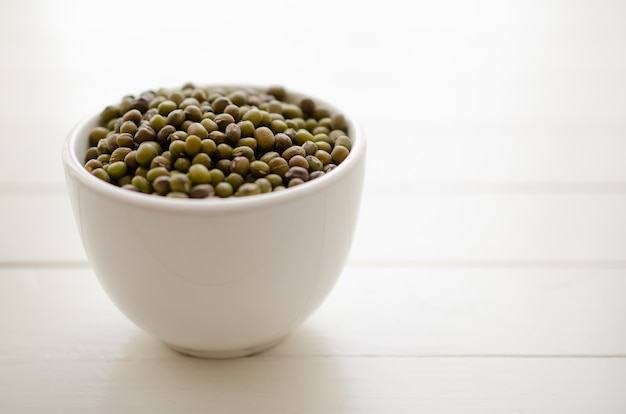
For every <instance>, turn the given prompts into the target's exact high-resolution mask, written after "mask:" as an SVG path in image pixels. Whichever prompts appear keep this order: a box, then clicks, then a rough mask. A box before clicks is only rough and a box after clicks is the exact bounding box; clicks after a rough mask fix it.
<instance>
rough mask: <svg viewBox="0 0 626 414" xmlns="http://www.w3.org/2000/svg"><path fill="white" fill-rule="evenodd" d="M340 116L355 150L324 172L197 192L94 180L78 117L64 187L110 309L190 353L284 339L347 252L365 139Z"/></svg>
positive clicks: (214, 354) (226, 351) (218, 352)
mask: <svg viewBox="0 0 626 414" xmlns="http://www.w3.org/2000/svg"><path fill="white" fill-rule="evenodd" d="M290 93H293V92H290ZM307 96H309V95H307ZM314 99H315V98H314ZM317 102H321V103H323V101H321V100H317ZM326 106H327V107H329V108H332V109H336V108H335V107H334V106H331V105H327V104H326ZM344 114H345V113H344ZM345 115H346V117H347V118H348V122H349V135H350V136H351V138H352V139H353V146H352V150H351V153H350V155H349V156H348V158H347V159H346V160H345V161H344V162H343V163H341V164H340V165H339V166H338V167H337V168H336V169H335V170H333V171H332V172H330V173H328V174H326V175H324V176H322V177H320V178H317V179H315V180H312V181H310V182H307V183H304V184H301V185H299V186H296V187H292V188H288V189H286V190H283V191H280V192H275V193H267V194H260V195H255V196H249V197H242V198H229V199H218V198H212V199H202V200H195V199H194V200H190V199H173V198H167V197H159V196H156V195H147V194H141V193H136V192H133V191H129V190H126V189H122V188H119V187H116V186H114V185H111V184H108V183H106V182H104V181H101V180H100V179H98V178H96V177H94V176H92V175H91V174H89V173H88V172H87V171H86V170H85V169H84V167H83V162H82V160H83V159H84V155H85V153H86V151H87V147H88V138H87V137H88V134H89V131H90V130H91V129H92V128H93V127H94V126H96V123H97V115H95V116H93V117H91V118H89V119H87V120H85V121H83V122H81V123H80V124H78V125H77V126H76V127H75V128H74V130H73V131H72V132H71V133H70V135H69V136H68V138H67V140H66V142H65V144H64V148H63V164H64V169H65V174H66V182H67V187H68V190H69V195H70V199H71V203H72V207H73V210H74V215H75V218H76V222H77V225H78V228H79V231H80V235H81V237H82V241H83V245H84V248H85V251H86V254H87V257H88V259H89V261H90V263H91V265H92V267H93V270H94V272H95V274H96V275H97V277H98V280H99V282H100V284H101V285H102V287H103V289H104V290H105V292H106V293H107V294H108V296H109V297H110V298H111V300H112V301H113V302H114V304H115V305H116V306H117V307H118V308H119V310H120V311H121V312H122V313H123V314H125V315H126V317H128V318H129V319H130V320H131V321H132V322H134V323H135V324H136V325H137V326H139V327H140V328H142V329H143V330H145V331H147V332H148V333H150V334H152V335H153V336H154V337H156V338H158V339H160V340H161V341H163V342H164V343H165V344H167V345H168V346H170V347H171V348H173V349H176V350H178V351H180V352H182V353H186V354H190V355H194V356H199V357H208V358H230V357H239V356H245V355H251V354H254V353H257V352H261V351H263V350H265V349H267V348H269V347H271V346H273V345H275V344H277V343H279V342H280V341H281V340H282V339H284V338H285V336H286V335H288V334H289V333H290V332H291V331H292V330H293V329H294V328H295V327H297V326H298V325H299V324H300V323H302V322H303V321H304V320H305V319H306V318H308V317H309V316H310V315H311V314H312V313H313V311H315V310H316V309H317V308H318V306H319V305H320V304H321V303H322V302H323V300H324V299H325V298H326V296H327V295H328V293H329V292H330V291H331V289H332V288H333V286H334V284H335V282H336V281H337V278H338V277H339V276H340V274H341V272H342V270H343V267H344V264H345V261H346V258H347V256H348V254H349V251H350V246H351V243H352V238H353V235H354V231H355V226H356V223H357V217H358V212H359V205H360V201H361V189H362V184H363V178H364V168H365V152H366V141H365V137H364V135H363V133H362V131H361V130H360V129H359V127H358V126H357V125H356V124H355V123H354V122H353V120H352V119H351V118H349V116H348V115H347V114H345Z"/></svg>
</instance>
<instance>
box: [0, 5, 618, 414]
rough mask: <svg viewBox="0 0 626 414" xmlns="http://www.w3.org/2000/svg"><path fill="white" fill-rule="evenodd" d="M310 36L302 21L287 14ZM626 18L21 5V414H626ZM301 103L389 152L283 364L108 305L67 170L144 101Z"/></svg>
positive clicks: (3, 317)
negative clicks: (80, 149)
mask: <svg viewBox="0 0 626 414" xmlns="http://www.w3.org/2000/svg"><path fill="white" fill-rule="evenodd" d="M286 6H287V7H289V8H291V9H292V10H293V11H291V12H286V11H284V9H281V8H283V7H286ZM625 22H626V3H624V2H619V1H608V0H607V1H565V0H563V1H530V2H529V1H515V2H511V1H509V2H500V1H492V2H490V1H482V0H481V1H479V2H477V3H476V2H472V4H471V5H470V2H463V1H460V0H459V1H445V2H426V1H424V2H401V1H394V0H392V1H386V2H380V3H373V2H369V3H368V2H344V3H341V2H330V1H321V2H313V3H311V2H306V4H305V3H303V4H302V5H297V4H296V3H294V2H278V1H273V0H270V1H267V2H253V1H240V2H221V3H216V2H193V1H185V0H181V1H177V2H163V1H152V2H145V3H138V2H132V1H121V0H119V1H111V2H100V3H97V4H92V3H90V2H79V1H71V0H61V1H55V2H46V1H43V0H41V1H37V0H25V1H19V2H18V1H3V2H1V3H0V60H1V64H0V121H1V122H0V140H1V145H2V149H3V151H2V154H3V156H2V161H1V162H0V206H1V208H2V214H1V215H0V412H2V413H70V414H71V413H77V414H78V413H81V414H82V413H137V412H140V413H141V412H151V413H183V412H184V413H208V412H211V413H417V412H420V413H421V412H427V413H480V414H487V413H499V414H500V413H550V414H554V413H602V414H609V413H615V414H618V413H619V414H623V413H625V412H626V162H625V161H624V160H625V158H626V76H625V73H626V24H625ZM186 81H195V82H198V83H224V82H230V83H249V84H274V83H280V84H284V85H285V86H287V87H288V88H293V89H298V90H302V91H305V92H310V93H313V94H315V95H318V96H323V97H326V98H328V99H329V100H333V101H335V102H338V103H340V104H342V106H343V107H344V108H347V109H349V112H350V113H351V114H353V115H355V116H356V118H357V119H358V120H359V121H360V122H361V124H362V125H363V127H364V129H365V131H366V133H367V135H368V137H369V144H370V147H369V149H370V153H369V157H368V158H369V159H368V162H369V164H368V175H367V183H366V188H365V194H364V199H363V207H362V214H361V217H360V224H359V228H358V230H357V238H356V240H355V243H354V246H353V250H352V254H351V257H350V260H349V262H348V265H347V267H346V269H345V272H344V274H343V275H342V278H341V279H340V282H339V283H338V285H337V287H336V289H335V290H334V291H333V292H332V294H331V296H330V297H329V298H328V300H327V301H326V302H325V303H324V304H323V306H322V307H321V308H320V309H319V310H318V311H317V312H316V313H315V314H314V315H313V316H312V317H311V318H310V319H309V320H308V321H307V322H305V323H304V324H303V325H302V326H301V327H299V328H298V329H297V330H296V331H295V332H294V333H293V334H292V335H291V336H290V337H289V338H288V339H287V340H286V341H285V342H284V343H282V344H280V345H279V346H277V347H276V348H274V349H272V350H270V351H268V352H265V353H263V354H260V355H257V356H254V357H250V358H244V359H236V360H224V361H212V360H200V359H194V358H189V357H184V356H181V355H179V354H176V353H174V352H172V351H170V350H168V349H167V348H165V347H164V346H163V345H161V344H160V343H159V342H158V341H156V340H154V339H153V338H152V337H150V336H148V335H147V334H145V333H143V332H142V331H140V330H139V329H138V328H136V327H135V326H134V325H132V324H131V323H130V322H129V321H128V320H127V319H125V317H124V316H122V315H121V314H120V313H119V312H118V311H117V309H116V308H115V307H114V306H113V305H112V304H111V302H110V301H109V300H108V299H107V297H106V296H105V295H104V293H103V292H102V290H101V289H100V287H99V285H98V283H97V281H96V279H95V276H94V274H93V273H92V271H91V268H90V266H89V263H88V262H87V260H86V258H85V255H84V252H83V249H82V245H81V242H80V240H79V238H78V234H77V231H76V229H75V226H74V221H73V217H72V212H71V209H70V205H69V201H68V198H67V195H66V192H65V187H64V177H63V172H62V168H61V162H60V151H61V143H62V141H63V139H64V138H65V135H66V134H67V132H68V131H69V130H70V128H71V127H72V126H73V125H74V124H75V123H77V122H78V121H79V120H80V119H82V118H83V117H85V116H87V115H89V114H91V113H92V112H95V111H98V110H100V109H101V108H102V106H103V105H104V104H108V103H111V102H114V101H116V100H117V99H118V98H120V97H121V96H123V95H125V94H127V93H139V92H141V91H143V90H144V89H149V88H154V87H159V86H164V85H179V84H182V83H184V82H186Z"/></svg>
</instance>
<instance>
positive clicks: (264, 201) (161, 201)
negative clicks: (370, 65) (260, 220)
mask: <svg viewBox="0 0 626 414" xmlns="http://www.w3.org/2000/svg"><path fill="white" fill-rule="evenodd" d="M203 87H207V88H236V87H241V88H256V89H264V87H262V86H249V85H230V84H228V85H221V84H209V85H203ZM285 89H286V90H287V92H288V94H289V95H290V96H292V97H309V98H311V99H313V100H314V101H315V102H316V103H317V104H320V105H322V106H324V107H325V108H328V109H329V110H331V111H336V112H340V113H342V114H343V115H344V117H345V119H346V121H347V123H348V134H349V136H350V138H351V139H352V148H351V149H350V154H349V155H348V157H347V158H346V159H345V160H344V161H343V162H342V163H341V164H339V165H338V166H337V167H336V168H335V169H333V170H332V171H331V172H330V173H328V174H325V175H323V176H321V177H318V178H316V179H314V180H311V181H307V182H305V183H303V184H301V185H298V186H295V187H290V188H286V189H285V190H283V191H276V192H270V193H263V194H256V195H254V196H249V197H228V198H219V197H211V198H204V199H181V198H173V197H163V196H156V195H154V194H144V193H138V192H135V191H130V190H126V189H123V188H121V187H118V186H116V185H113V184H110V183H107V182H105V181H102V180H101V179H99V178H97V177H95V176H94V175H92V174H90V173H89V172H88V171H87V170H86V169H85V168H84V163H82V162H81V161H80V160H79V154H78V152H79V151H80V148H81V147H84V142H81V140H87V139H88V138H87V134H88V129H87V128H91V127H92V126H94V125H95V124H96V123H97V119H98V117H99V114H100V113H99V112H98V113H96V114H92V115H90V116H88V117H86V118H84V119H83V120H81V121H80V122H79V123H77V124H76V125H75V126H74V127H73V128H72V129H71V131H70V132H69V134H68V135H67V137H66V139H65V141H64V143H63V149H62V162H63V166H64V169H65V171H66V181H67V180H70V178H69V177H68V176H69V175H71V176H72V177H74V178H75V179H76V180H77V181H78V182H79V184H80V185H81V186H85V187H88V188H89V189H90V190H91V191H94V192H96V193H98V194H99V195H101V196H103V197H106V198H108V199H110V200H113V201H116V202H119V203H123V204H125V205H133V206H136V207H140V208H143V209H149V210H159V211H179V212H180V211H184V212H187V213H194V212H195V213H207V212H211V213H215V212H223V211H229V212H232V211H238V210H242V209H243V210H249V209H258V208H265V207H269V206H272V205H276V204H284V203H289V202H291V201H293V200H295V199H299V198H303V197H307V196H313V195H314V194H317V193H320V192H323V191H324V190H325V189H326V188H329V187H331V186H333V185H335V184H337V183H339V182H340V181H342V180H344V179H345V178H346V176H347V175H349V174H350V172H351V171H352V170H354V169H355V168H356V167H357V166H358V164H360V163H361V162H364V161H365V159H364V158H365V153H366V146H367V144H366V139H365V134H364V132H363V130H362V129H361V127H360V125H358V124H357V123H356V121H355V119H354V117H353V116H352V115H350V114H349V113H347V112H346V111H344V110H342V109H341V108H340V107H338V106H336V105H333V104H330V103H329V102H327V101H325V100H323V99H320V98H318V97H316V96H314V95H313V94H309V93H303V92H300V91H296V90H292V89H288V88H285Z"/></svg>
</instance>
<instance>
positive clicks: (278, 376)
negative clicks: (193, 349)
mask: <svg viewBox="0 0 626 414" xmlns="http://www.w3.org/2000/svg"><path fill="white" fill-rule="evenodd" d="M0 367H1V368H2V375H0V409H2V410H3V411H5V412H11V413H18V414H27V413H28V414H30V413H41V412H46V413H66V414H78V413H80V414H83V413H85V412H89V413H103V414H104V413H106V414H109V413H112V412H115V413H135V412H138V411H139V412H141V411H146V412H148V411H149V412H151V413H172V412H185V413H206V412H227V413H251V412H254V413H267V414H275V413H291V412H297V413H303V414H306V413H311V414H312V413H331V414H332V413H344V414H348V413H355V414H357V413H358V414H364V413H372V414H374V413H376V414H379V413H383V412H385V413H406V414H409V413H411V414H413V413H416V412H428V413H433V414H437V413H441V414H452V413H459V414H460V413H463V414H517V413H523V412H532V413H538V414H571V413H576V414H595V413H598V412H602V413H603V414H622V413H623V412H624V410H626V397H625V396H624V393H623V391H624V387H625V386H626V360H625V359H532V358H513V359H482V358H478V359H464V358H461V359H454V358H452V359H449V358H442V359H438V358H435V359H430V358H385V357H381V358H360V357H357V358H268V357H254V358H247V359H239V360H231V361H203V360H196V359H190V358H186V357H171V358H168V359H165V360H151V359H142V358H137V359H132V360H130V361H120V360H112V361H102V360H100V361H98V360H93V359H89V360H21V361H11V360H9V361H6V360H3V361H0Z"/></svg>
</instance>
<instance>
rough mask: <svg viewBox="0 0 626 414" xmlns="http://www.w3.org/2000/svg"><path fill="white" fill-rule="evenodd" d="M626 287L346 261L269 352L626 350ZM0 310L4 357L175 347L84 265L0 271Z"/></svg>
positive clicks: (560, 272) (553, 274)
mask: <svg viewBox="0 0 626 414" xmlns="http://www.w3.org/2000/svg"><path fill="white" fill-rule="evenodd" d="M624 292H626V275H625V274H624V271H623V270H606V269H605V270H597V269H596V270H590V269H586V270H585V269H535V270H528V269H526V270H520V269H464V268H461V269H432V268H430V269H429V268H425V269H412V268H406V269H393V268H375V269H369V270H368V269H363V268H358V267H348V268H347V269H346V271H345V272H344V274H343V275H342V278H341V279H340V281H339V282H338V284H337V286H336V288H335V289H334V291H333V292H332V293H331V295H330V296H329V297H328V299H327V300H326V302H325V303H323V304H322V306H321V307H320V308H319V309H318V310H317V312H316V313H314V314H313V315H312V316H311V318H310V319H309V320H307V321H306V322H305V323H304V324H303V325H301V326H300V327H299V328H298V329H296V330H295V331H294V332H293V333H292V334H291V335H290V336H289V337H288V338H287V339H286V340H285V341H284V342H283V343H281V344H280V345H278V346H277V347H276V348H274V349H272V350H270V351H268V352H266V353H265V354H264V355H266V356H272V357H278V358H296V357H356V356H364V357H367V356H369V357H372V358H378V357H383V356H385V357H394V358H398V357H414V356H419V357H441V356H457V357H462V356H483V357H506V356H509V357H529V356H533V357H550V356H554V357H565V356H569V357H580V356H583V357H589V356H595V357H625V358H626V329H625V328H626V321H625V319H624V315H626V303H625V302H624V300H623V298H624ZM0 311H1V312H0V332H3V335H2V336H0V361H3V360H20V361H22V360H24V361H28V360H33V361H36V360H59V359H62V360H104V361H109V360H124V361H126V360H133V359H148V360H164V359H168V358H171V357H172V355H173V354H172V352H170V351H169V350H168V349H167V348H166V347H165V346H163V345H162V344H161V343H160V342H159V341H158V340H156V339H154V338H153V337H151V336H149V335H148V334H146V333H144V332H143V331H141V330H140V329H139V328H137V327H136V326H135V325H133V324H132V323H131V322H129V321H128V320H127V319H126V318H125V317H124V316H123V315H122V314H121V313H120V312H119V311H118V310H117V309H116V308H115V307H114V306H113V304H112V303H111V302H110V301H109V299H108V298H107V297H106V295H105V293H104V292H103V291H102V290H101V288H100V286H99V284H98V283H97V281H96V278H95V276H94V275H93V273H92V272H91V271H90V270H89V269H68V268H58V269H55V270H52V269H28V268H22V269H3V270H0ZM0 372H1V370H0ZM0 376H1V375H0Z"/></svg>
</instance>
